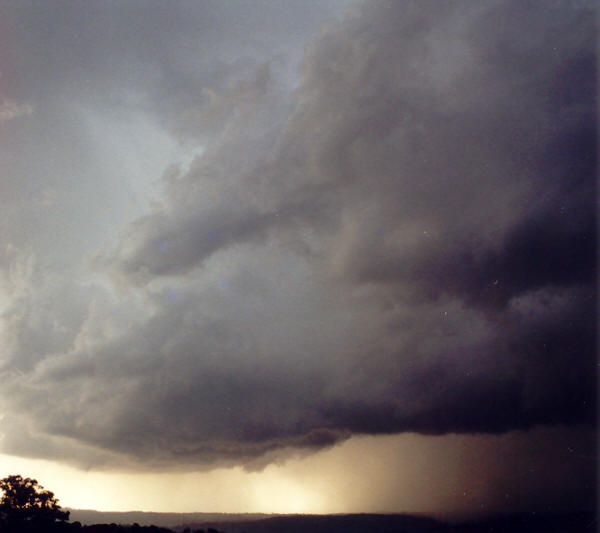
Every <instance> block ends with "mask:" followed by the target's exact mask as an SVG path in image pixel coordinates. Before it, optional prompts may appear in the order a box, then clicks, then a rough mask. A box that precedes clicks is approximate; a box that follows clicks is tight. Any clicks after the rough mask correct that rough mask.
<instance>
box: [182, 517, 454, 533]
mask: <svg viewBox="0 0 600 533" xmlns="http://www.w3.org/2000/svg"><path fill="white" fill-rule="evenodd" d="M185 528H189V529H190V530H192V531H194V530H198V529H201V530H207V529H208V528H214V529H217V530H220V531H225V532H226V533H342V532H343V533H437V532H440V533H441V532H444V533H450V529H449V528H450V526H449V525H447V524H444V523H442V522H439V521H437V520H434V519H433V518H427V517H422V516H411V515H400V514H346V515H280V516H274V517H271V518H263V519H259V520H244V521H235V522H213V521H211V522H195V523H186V524H183V525H181V526H179V527H177V528H175V529H176V531H183V530H184V529H185Z"/></svg>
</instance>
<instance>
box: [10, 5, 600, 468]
mask: <svg viewBox="0 0 600 533" xmlns="http://www.w3.org/2000/svg"><path fill="white" fill-rule="evenodd" d="M24 5H26V4H24ZM222 5H224V4H219V6H222ZM225 5H227V6H229V4H225ZM243 5H246V4H243ZM277 5H278V4H277ZM108 6H111V7H110V8H111V9H117V10H121V11H123V13H120V14H119V17H120V18H119V19H118V20H123V17H125V19H126V20H130V19H131V20H132V21H135V24H134V26H133V27H132V28H129V27H128V26H126V25H125V23H124V22H122V23H121V22H120V23H117V22H115V21H116V20H117V18H115V19H113V18H111V17H110V14H109V11H107V10H108ZM163 6H164V4H163ZM178 6H179V7H178V8H177V9H175V10H174V12H171V8H172V7H173V6H171V5H169V12H168V13H163V12H162V11H161V10H160V9H159V8H158V7H157V8H156V9H155V10H153V9H149V10H147V9H146V5H144V6H141V5H138V4H136V3H135V2H131V3H124V4H123V5H120V6H113V5H112V4H108V3H104V4H103V3H100V4H93V5H92V6H87V7H86V8H85V9H84V8H83V7H82V6H81V5H80V6H78V7H77V9H75V10H74V11H68V10H67V11H65V13H70V15H69V16H71V17H73V18H74V20H73V21H67V22H64V21H62V22H61V23H60V24H64V25H65V26H64V27H63V33H62V34H60V33H59V34H60V35H62V37H60V38H59V39H58V41H55V42H54V46H55V48H54V49H52V50H50V51H45V52H41V53H42V55H43V54H51V53H52V51H54V52H56V54H58V56H57V57H70V58H71V60H67V59H65V60H64V64H63V63H60V62H58V63H57V64H56V66H57V68H60V69H62V70H60V71H59V73H52V72H50V71H49V69H47V68H43V69H42V72H43V74H44V75H45V76H48V77H49V78H51V83H50V84H49V89H48V91H47V94H39V92H40V91H41V89H40V88H36V87H37V86H34V88H29V89H27V90H25V89H24V88H23V87H25V86H26V85H27V82H28V80H27V75H28V74H27V73H28V72H29V71H28V70H26V74H23V75H19V74H17V73H16V72H15V73H14V79H16V80H17V81H18V82H19V83H21V85H20V86H19V83H17V81H15V82H14V83H15V89H14V90H17V89H19V90H20V91H22V92H23V93H24V94H25V96H26V97H27V101H31V102H33V104H34V105H35V107H36V114H38V113H39V110H40V109H41V112H42V113H45V115H46V116H47V117H52V116H53V115H54V114H56V113H59V112H60V113H64V112H66V111H67V110H70V109H72V110H73V112H74V113H75V114H76V116H79V117H82V118H81V121H80V122H77V121H73V122H69V120H67V121H66V123H65V124H64V125H63V129H62V131H64V132H66V133H64V134H63V135H64V136H65V138H69V136H71V135H73V136H75V137H77V138H81V136H76V135H75V134H76V132H77V131H79V129H81V130H82V131H83V134H84V135H83V137H84V138H90V139H93V136H94V130H93V127H92V125H93V124H97V123H98V121H100V120H104V121H108V120H110V117H111V116H114V117H116V116H117V115H119V113H126V114H128V115H127V116H130V115H131V116H132V117H138V118H139V117H140V116H142V117H145V118H144V120H148V121H150V123H152V124H160V131H161V132H163V133H161V135H167V136H168V138H169V139H170V142H173V143H174V144H176V143H180V146H185V147H188V148H189V147H191V148H192V151H193V154H195V155H194V156H193V157H192V158H190V161H189V162H187V163H184V162H183V161H181V163H179V164H175V165H171V166H168V168H166V170H165V171H164V173H163V177H162V180H161V189H160V192H159V193H157V195H156V197H155V199H154V201H152V202H150V203H149V204H148V206H143V207H139V206H138V207H136V210H137V211H136V210H134V211H135V214H134V216H133V217H131V216H129V218H128V217H127V216H126V215H123V214H122V211H119V213H121V214H116V215H115V216H114V217H111V215H110V212H109V211H106V209H108V206H109V205H111V206H114V205H121V204H118V203H115V202H117V201H116V200H115V201H112V200H111V198H112V196H111V195H112V194H114V193H113V192H110V193H109V192H105V193H104V194H105V195H106V196H105V197H103V196H101V195H100V196H98V194H97V191H98V190H99V187H101V186H100V185H99V182H98V181H97V180H95V179H94V174H93V172H91V171H90V170H89V169H90V168H100V165H101V164H100V163H95V161H97V160H98V161H99V160H100V159H101V154H97V153H87V152H86V151H85V150H84V148H81V151H80V152H77V151H76V149H74V150H75V151H73V152H72V153H73V154H74V155H73V159H72V161H71V163H64V164H65V165H68V164H72V165H73V166H74V167H77V166H78V165H80V172H81V173H82V174H84V175H85V176H84V179H83V181H84V183H89V185H86V187H88V188H80V189H78V191H79V192H78V194H79V195H80V196H78V197H76V198H75V197H74V198H70V197H69V195H68V192H66V191H65V190H62V189H60V187H62V185H61V183H62V182H60V179H59V180H58V181H59V182H60V183H57V184H56V183H52V180H51V178H48V182H49V183H47V184H46V185H47V187H50V188H49V189H44V188H43V187H42V186H41V185H40V183H42V180H40V182H38V183H37V184H35V188H36V190H37V191H38V192H39V193H40V194H41V193H42V192H43V190H46V193H45V195H44V194H42V196H41V197H43V198H45V199H46V200H47V199H48V198H51V199H52V202H51V203H52V205H53V207H52V209H55V210H58V208H59V207H60V206H61V205H64V206H67V207H65V209H67V213H69V214H71V215H70V216H75V215H73V214H76V215H77V218H71V219H70V223H69V225H74V226H77V220H82V221H83V220H85V222H82V224H86V225H90V226H89V227H90V229H89V235H91V236H92V237H93V238H91V243H92V244H91V245H89V244H87V243H84V242H82V239H81V237H76V235H77V233H76V232H75V229H76V228H71V229H72V230H73V232H72V233H69V231H71V230H68V231H67V232H66V233H64V232H63V234H64V235H67V234H68V235H73V236H72V237H70V238H66V237H63V239H62V240H61V239H60V238H58V237H55V242H56V243H55V245H52V242H54V241H52V240H51V241H50V242H49V241H48V235H47V233H43V235H44V239H41V238H40V237H36V236H35V235H34V233H35V234H37V235H39V231H41V230H38V232H37V233H36V232H35V231H33V230H31V231H30V232H29V233H27V231H25V232H24V233H23V234H17V233H15V231H14V230H13V231H12V232H9V233H7V237H6V239H5V241H4V244H3V249H2V256H1V262H0V266H1V274H2V278H1V281H2V285H1V289H2V291H3V299H2V306H3V310H2V313H3V314H2V319H3V322H2V324H3V330H2V335H3V345H4V346H5V349H4V350H3V354H2V367H1V380H2V393H1V397H2V405H3V410H4V419H3V420H2V433H3V439H2V449H3V451H4V452H8V453H18V454H23V455H31V456H49V457H56V458H62V459H67V460H70V461H74V462H77V463H79V464H83V465H87V466H102V465H107V466H115V465H125V464H126V465H129V466H139V467H142V468H143V467H146V466H149V465H155V466H156V465H158V466H170V467H173V466H180V465H190V464H193V465H196V466H198V467H205V466H207V465H208V466H211V465H217V464H233V463H241V464H245V465H246V466H248V467H253V466H260V465H262V464H265V462H267V461H271V460H276V459H277V458H278V457H279V456H280V453H282V450H283V451H285V450H289V449H308V450H310V449H316V448H320V447H323V446H327V445H330V444H332V443H335V442H337V441H339V440H341V439H344V438H347V437H348V436H349V435H351V434H355V433H369V434H382V433H395V432H404V431H416V432H422V433H426V434H443V433H447V432H459V433H460V432H494V433H496V432H504V431H508V430H512V429H518V428H529V427H532V426H534V425H536V424H581V423H583V424H593V423H594V422H595V382H596V374H595V372H596V370H595V369H596V361H595V327H596V315H595V312H596V292H595V276H596V272H595V259H596V256H595V254H596V221H595V216H596V200H595V199H596V190H595V169H596V147H597V138H596V122H595V105H596V101H595V98H596V85H595V84H596V74H595V61H596V58H595V39H594V33H595V22H594V21H595V17H594V16H593V15H594V13H593V4H592V3H591V2H590V3H585V2H567V1H558V2H552V3H548V2H523V1H508V2H493V1H492V2H477V3H473V2H449V1H448V2H445V1H444V2H438V1H435V2H434V1H431V2H430V1H419V2H416V1H414V2H413V1H409V0H407V1H403V2H365V3H364V4H359V5H356V6H350V8H349V9H348V10H347V12H346V15H345V16H344V17H343V18H342V19H340V20H332V21H330V22H329V23H328V24H326V25H325V26H324V27H323V29H322V31H321V33H320V34H319V35H318V36H315V37H314V38H313V37H312V36H309V34H308V30H306V32H305V33H303V34H302V35H303V36H302V38H303V39H308V40H309V41H310V45H309V46H307V47H306V48H305V51H304V56H303V58H302V61H301V63H300V67H299V74H296V73H295V72H294V70H293V68H292V67H290V65H293V64H294V60H295V57H293V54H292V52H290V51H289V50H287V49H284V48H282V49H281V50H278V49H276V48H275V49H273V48H272V43H270V42H269V41H268V38H266V37H265V38H264V39H265V40H264V42H259V41H252V42H251V43H250V44H247V45H246V48H245V53H246V55H239V56H236V55H235V54H234V53H233V52H232V51H231V50H230V49H229V48H228V46H233V44H235V45H236V47H237V48H236V49H239V48H240V47H241V48H244V43H246V41H245V40H244V39H245V38H244V35H245V34H246V33H247V32H246V31H245V30H247V29H248V28H245V29H244V28H242V29H237V30H236V32H235V33H234V34H226V35H224V36H222V35H220V34H219V32H218V31H217V30H214V29H213V27H219V21H220V20H221V18H227V17H231V16H232V14H231V13H228V12H227V9H228V8H226V7H223V8H222V9H223V10H224V11H223V12H219V11H218V9H217V7H216V6H217V4H212V3H206V4H202V6H203V11H202V12H200V13H197V12H190V13H188V12H184V11H185V10H186V9H188V8H187V7H184V5H183V4H181V5H178ZM198 6H199V4H198V5H196V8H198ZM29 7H31V6H29ZM288 7H289V6H288ZM43 9H44V8H43V7H42V6H37V7H36V8H35V9H33V8H31V9H29V10H28V9H27V8H26V7H21V8H20V10H19V9H16V11H15V13H12V12H11V13H10V16H11V17H12V19H11V20H19V21H23V20H25V21H27V23H28V24H30V25H32V26H33V27H36V28H37V27H39V24H40V22H39V20H38V19H37V18H36V17H41V14H40V12H41V11H43ZM86 9H89V10H90V11H86ZM190 9H192V8H190ZM219 9H221V7H219ZM274 9H275V8H274ZM92 11H98V13H92ZM192 11H193V9H192ZM142 13H143V14H144V16H143V17H141V15H142ZM146 13H149V14H148V15H146ZM275 13H277V9H275ZM307 13H308V14H307ZM311 13H312V12H311V11H310V9H309V10H308V11H307V12H306V13H304V14H303V15H302V16H304V17H307V19H299V22H298V24H297V26H298V28H300V30H298V31H300V32H304V31H305V30H303V29H302V28H304V26H303V24H304V22H303V21H305V22H306V20H308V19H310V20H313V19H312V18H311V17H316V15H314V14H311ZM138 15H139V17H138ZM48 16H50V15H48ZM52 16H56V15H52ZM273 16H279V15H277V14H276V15H273ZM298 16H300V14H298ZM102 17H105V19H106V20H105V19H103V18H102ZM107 17H108V18H107ZM163 17H164V19H163ZM235 20H237V21H238V22H239V23H240V24H241V23H242V21H245V22H244V23H245V24H247V25H250V26H251V25H256V27H260V26H259V25H260V23H261V21H260V19H257V18H256V16H249V15H248V16H247V17H242V16H240V17H239V19H235ZM283 20H284V19H282V24H283V27H282V28H280V29H277V30H274V31H275V32H276V33H277V32H285V28H286V26H285V24H286V23H285V22H284V21H283ZM98 21H100V22H98ZM102 21H104V22H102ZM75 22H77V24H79V23H81V26H78V27H79V28H80V29H78V30H77V32H79V33H76V32H75V30H74V28H75ZM69 24H73V25H72V26H71V25H69ZM121 24H123V25H121ZM287 24H288V29H289V25H290V24H291V23H290V22H288V23H287ZM306 25H307V27H308V25H309V24H308V22H306ZM234 26H235V24H233V25H232V27H234ZM292 26H293V25H292ZM107 27H108V28H110V29H111V31H112V34H113V36H114V38H113V39H111V38H109V36H108V34H107V33H105V32H106V31H107V30H106V28H107ZM175 28H178V29H177V31H175ZM255 29H256V28H255ZM84 30H85V31H84ZM15 31H16V30H15ZM19 35H20V34H19ZM19 35H17V36H16V37H14V39H17V37H19V38H22V39H25V37H22V36H19ZM309 37H310V38H309ZM31 38H32V39H33V37H31ZM171 38H173V40H172V41H171ZM219 39H220V40H219ZM274 39H275V37H274ZM294 39H296V36H294V35H290V40H291V41H294ZM297 39H298V41H299V42H300V41H301V36H298V37H297ZM74 43H77V44H81V45H82V46H72V45H73V44H74ZM215 43H218V44H220V48H215V49H214V51H213V52H211V53H206V54H202V53H197V52H198V50H197V47H202V46H205V47H209V46H213V47H214V46H216V44H215ZM232 43H233V44H232ZM20 44H22V45H26V46H27V47H28V50H29V52H28V53H29V54H33V52H32V51H31V49H32V47H33V44H32V43H31V42H27V43H25V44H23V43H20ZM161 44H163V45H164V46H160V45H161ZM273 50H274V51H273ZM67 51H68V53H67ZM9 59H10V58H9ZM9 59H6V58H5V59H4V60H5V61H9ZM11 61H13V62H14V61H15V59H14V58H13V59H11ZM23 61H24V62H25V64H26V66H28V67H29V68H32V69H33V67H34V66H35V65H36V64H37V62H40V59H39V58H37V57H36V58H35V61H34V59H32V57H25V58H24V59H23ZM90 64H92V65H94V66H95V67H96V68H94V69H91V68H90V67H89V65H90ZM132 66H134V67H132ZM3 72H5V69H4V68H3ZM8 72H11V70H10V69H8ZM38 75H39V74H38ZM19 76H22V77H21V78H19ZM298 76H299V77H298ZM19 80H20V81H19ZM86 80H87V81H86ZM30 81H31V80H29V82H30ZM38 83H40V82H39V80H38ZM86 83H89V84H90V85H89V87H90V88H89V92H86V91H82V89H81V85H82V84H83V85H85V84H86ZM86 86H87V85H86ZM19 87H20V88H19ZM70 95H73V96H70ZM15 99H16V96H15ZM39 101H42V104H45V105H46V107H45V108H44V106H43V105H39V104H38V102H39ZM120 110H122V111H120ZM1 112H2V110H1V109H0V113H1ZM21 114H23V113H21ZM71 116H73V115H71ZM86 117H87V119H86ZM90 117H91V118H90ZM94 117H95V118H94ZM98 117H102V119H100V118H98ZM115 120H118V119H115ZM136 120H138V119H137V118H136ZM140 120H141V119H140ZM13 124H16V123H15V121H10V122H8V121H7V123H6V124H5V125H1V126H0V127H3V128H4V127H6V128H9V127H13ZM20 127H24V126H20ZM31 127H32V128H33V126H31ZM40 128H41V126H40ZM7 132H8V129H7ZM165 132H166V133H165ZM4 134H5V133H4V132H2V135H4ZM6 134H7V133H6ZM29 135H30V136H33V138H37V137H36V135H39V136H40V138H41V137H42V135H43V134H42V133H40V132H36V131H33V130H32V132H30V133H29ZM157 135H158V134H157ZM46 142H48V141H46ZM55 142H57V143H61V142H63V140H62V139H61V138H59V139H58V140H56V141H55ZM140 143H142V141H141V140H140ZM142 145H143V143H142ZM135 149H138V148H135ZM41 150H42V152H43V151H44V150H46V149H45V148H42V149H41ZM98 150H100V149H99V148H98ZM139 150H140V152H139V153H140V156H139V157H140V158H141V159H142V160H143V159H144V157H151V155H150V154H149V153H148V154H146V153H145V152H144V151H143V148H139ZM47 151H48V153H50V151H51V150H49V149H48V150H47ZM151 151H152V150H151V148H149V149H148V152H151ZM36 157H37V156H36ZM36 161H37V159H35V158H34V161H33V163H28V165H29V166H31V165H37V164H38V163H36ZM40 161H41V160H40ZM41 165H42V164H41V162H40V163H39V166H37V167H35V168H40V167H41ZM93 165H98V166H97V167H94V166H93ZM102 165H108V163H102ZM102 168H104V167H102ZM98 172H100V171H98ZM111 183H112V182H111ZM118 183H119V181H118V176H117V177H116V178H115V182H114V184H115V186H117V184H118ZM122 186H123V185H121V187H122ZM6 187H7V191H8V192H10V193H11V194H13V196H14V197H15V198H16V197H20V196H19V195H22V194H23V192H22V189H18V187H23V185H22V184H20V183H19V184H17V183H16V181H15V183H14V184H12V185H11V184H8V185H7V186H6ZM53 187H58V188H59V189H60V190H59V191H58V192H57V191H56V189H55V188H53ZM82 187H83V186H82ZM32 188H34V185H32ZM17 190H18V191H20V192H19V193H17V192H15V191H17ZM102 190H103V189H102ZM111 190H112V189H111ZM131 194H135V191H133V192H132V193H131ZM93 198H106V200H105V202H106V209H104V208H103V205H100V204H94V203H93V202H94V200H93ZM21 201H23V200H21ZM27 201H30V199H29V198H28V199H27ZM86 201H87V202H88V203H87V207H86V205H83V206H82V203H83V204H85V202H86ZM57 202H58V203H59V206H58V207H57V206H56V203H57ZM69 202H71V203H69ZM123 205H129V204H123ZM48 209H49V208H48ZM86 209H90V210H91V211H93V212H98V213H101V212H102V213H103V214H102V215H100V214H98V215H91V219H90V218H88V217H87V216H84V215H83V213H85V211H86ZM115 209H116V208H115ZM123 210H125V207H124V208H123ZM55 212H56V211H53V213H55ZM23 216H26V215H23V214H17V213H14V214H11V217H13V218H11V219H10V220H9V219H7V220H8V221H6V222H4V223H3V224H7V225H9V224H11V223H12V224H13V225H14V223H15V221H19V222H22V219H21V218H19V217H23ZM29 216H31V217H33V215H29ZM53 217H54V215H50V221H51V222H52V220H54V218H53ZM132 218H133V219H132ZM31 220H34V218H31V219H27V223H28V224H32V225H33V226H32V227H33V228H34V229H35V228H36V227H37V226H35V222H31ZM61 220H65V219H64V218H57V221H56V222H53V224H55V225H54V226H51V227H55V228H56V227H58V228H61V227H63V226H61V225H60V224H64V222H60V221H61ZM115 221H116V222H115ZM57 225H58V226H57ZM58 233H60V231H59V232H58ZM117 234H118V237H117ZM23 235H25V236H26V238H24V237H23ZM21 237H23V238H21ZM17 240H19V242H22V245H21V246H19V245H18V244H15V243H17ZM42 241H43V242H42ZM10 243H12V244H10ZM60 250H67V251H68V254H70V255H68V257H69V258H70V259H69V260H68V261H66V260H65V257H66V256H65V254H64V253H62V254H61V252H60Z"/></svg>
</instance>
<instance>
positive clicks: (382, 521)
mask: <svg viewBox="0 0 600 533" xmlns="http://www.w3.org/2000/svg"><path fill="white" fill-rule="evenodd" d="M70 511H71V522H75V521H79V522H81V523H82V524H83V525H91V524H123V525H132V524H135V523H137V524H139V525H141V526H149V525H154V526H159V527H165V528H169V529H172V530H173V531H175V532H179V533H182V532H183V531H184V530H189V531H192V532H193V531H197V530H202V531H204V532H207V531H208V530H209V529H211V528H212V529H214V530H218V531H220V532H225V533H594V532H596V531H598V527H597V526H598V523H597V517H596V514H595V513H594V512H580V513H569V514H548V515H540V514H534V513H523V514H512V515H500V516H495V517H489V518H486V519H480V520H473V521H470V522H462V523H452V524H451V523H448V522H443V521H441V520H436V519H433V518H429V517H425V516H415V515H402V514H344V515H274V514H261V513H248V514H233V513H232V514H229V513H146V512H141V511H132V512H100V511H88V510H80V509H70Z"/></svg>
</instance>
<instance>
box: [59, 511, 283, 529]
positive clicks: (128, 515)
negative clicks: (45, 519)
mask: <svg viewBox="0 0 600 533" xmlns="http://www.w3.org/2000/svg"><path fill="white" fill-rule="evenodd" d="M67 511H69V512H70V513H71V516H70V521H71V522H81V523H82V524H83V525H91V524H124V525H127V524H139V525H140V526H152V525H154V526H159V527H168V528H174V527H176V526H178V525H181V524H187V523H193V522H198V523H206V522H215V523H216V522H239V521H241V520H260V519H264V518H271V517H273V516H276V515H273V514H266V513H150V512H144V511H126V512H117V511H110V512H109V511H106V512H105V511H92V510H89V509H69V508H67Z"/></svg>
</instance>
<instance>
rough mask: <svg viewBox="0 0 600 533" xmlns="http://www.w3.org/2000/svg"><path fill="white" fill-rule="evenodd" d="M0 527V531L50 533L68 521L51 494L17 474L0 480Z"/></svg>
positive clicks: (36, 483)
mask: <svg viewBox="0 0 600 533" xmlns="http://www.w3.org/2000/svg"><path fill="white" fill-rule="evenodd" d="M0 490H2V492H3V495H2V498H0V524H1V529H2V531H9V532H12V531H15V532H17V531H50V530H53V529H56V528H57V527H58V526H60V525H63V524H64V521H65V520H68V519H69V512H68V511H63V510H62V509H61V507H60V505H58V499H56V498H55V497H54V494H53V493H52V492H50V491H48V490H44V487H42V486H41V485H39V484H38V482H37V480H35V479H32V478H28V477H27V478H23V477H21V476H19V475H15V476H8V477H5V478H4V479H2V480H0Z"/></svg>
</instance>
